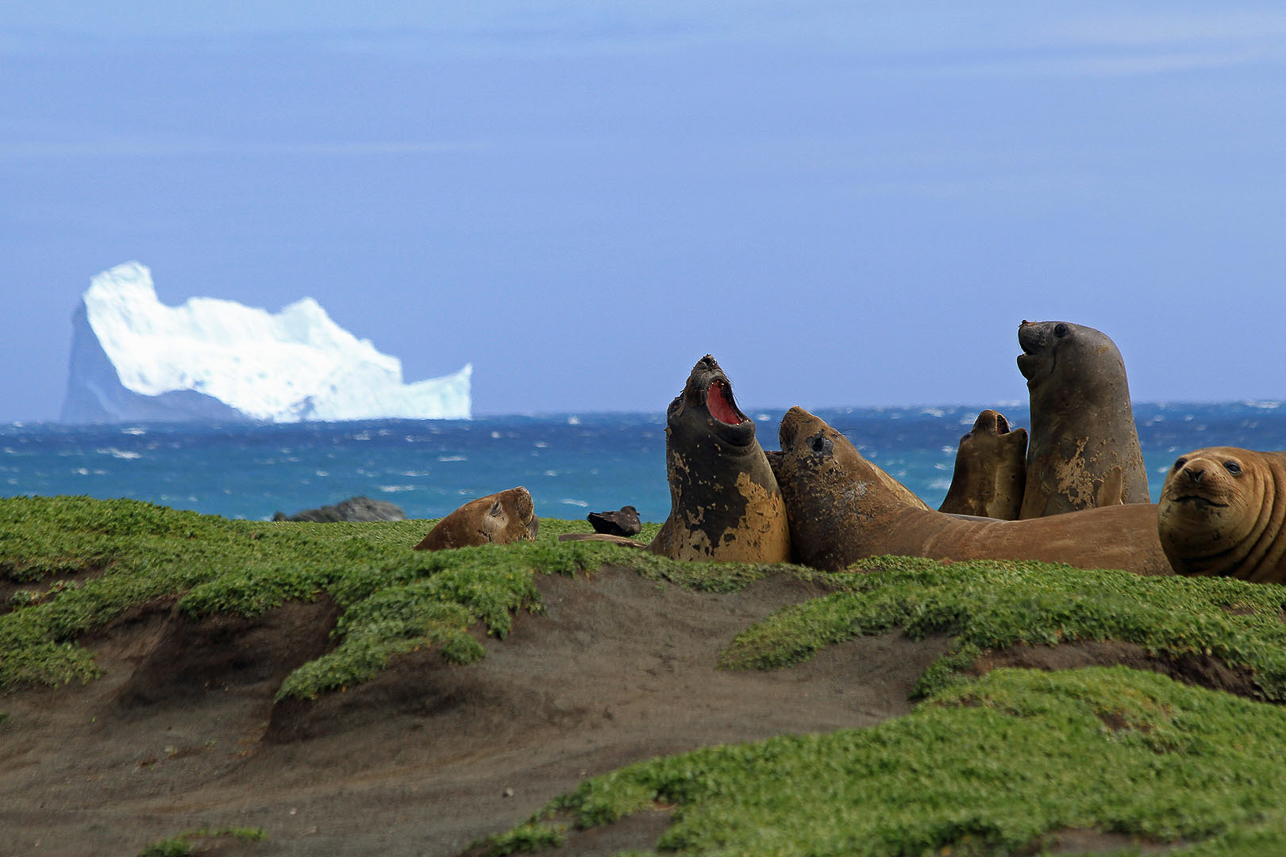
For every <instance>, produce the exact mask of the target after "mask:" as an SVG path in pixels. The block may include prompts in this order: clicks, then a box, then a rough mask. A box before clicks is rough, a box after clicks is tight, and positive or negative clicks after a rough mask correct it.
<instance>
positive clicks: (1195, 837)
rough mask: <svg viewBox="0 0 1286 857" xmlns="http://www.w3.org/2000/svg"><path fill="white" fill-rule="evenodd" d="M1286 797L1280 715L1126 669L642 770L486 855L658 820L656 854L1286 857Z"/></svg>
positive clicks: (1014, 682)
mask: <svg viewBox="0 0 1286 857" xmlns="http://www.w3.org/2000/svg"><path fill="white" fill-rule="evenodd" d="M1283 787H1286V713H1284V712H1283V711H1282V710H1281V709H1280V708H1278V707H1276V706H1273V705H1269V704H1266V703H1261V702H1254V701H1250V700H1246V699H1242V698H1239V697H1236V696H1232V695H1230V694H1225V693H1220V692H1217V691H1209V690H1205V689H1202V688H1193V687H1188V686H1186V685H1183V684H1180V683H1178V682H1175V681H1172V680H1170V679H1168V678H1165V677H1163V676H1159V675H1155V674H1152V673H1145V672H1138V671H1134V670H1130V669H1126V668H1124V667H1112V668H1101V667H1096V668H1090V669H1084V670H1074V671H1066V672H1054V673H1046V672H1038V671H1032V670H996V671H994V672H992V673H990V674H989V675H987V676H985V677H983V678H982V679H980V680H979V681H978V682H976V683H971V684H969V685H962V686H957V687H955V688H951V689H947V690H944V691H942V692H940V693H938V694H937V695H935V696H934V697H932V698H931V699H929V700H928V701H926V702H924V703H921V704H920V705H919V706H917V707H916V709H915V710H913V711H912V713H911V714H909V715H908V716H906V717H903V718H899V719H897V720H891V721H888V722H886V723H883V724H880V725H879V726H876V727H872V728H869V729H861V730H842V731H839V732H834V733H830V734H825V735H805V736H783V737H778V738H772V739H769V740H767V741H763V742H759V743H753V744H741V745H734V746H718V747H709V748H703V749H700V750H696V751H694V752H691V753H686V754H683V755H678V756H670V757H664V758H658V759H652V760H648V761H645V762H640V763H637V764H633V765H630V766H628V767H626V768H622V769H620V770H618V771H616V772H614V773H611V774H607V775H605V776H602V777H596V778H594V779H590V780H587V781H585V782H584V783H582V785H581V786H580V788H578V789H577V790H576V791H574V792H572V793H571V794H567V795H564V796H562V797H559V798H557V799H555V800H554V801H553V802H551V803H550V804H549V805H548V806H547V807H545V808H544V809H543V810H541V811H540V812H539V813H537V814H536V815H535V816H534V817H533V818H531V819H530V820H529V821H528V822H526V823H525V824H524V825H522V826H521V827H520V828H518V829H516V830H515V831H511V832H510V833H507V834H501V835H500V836H498V837H495V838H493V839H492V840H491V842H490V843H489V844H490V845H491V849H492V851H493V853H511V851H512V850H515V849H512V848H506V847H505V846H506V845H507V844H516V843H522V844H523V845H524V847H526V848H533V847H540V845H541V844H543V842H542V840H544V841H548V842H549V843H550V844H551V845H552V844H555V843H556V842H557V841H559V837H560V836H561V832H560V830H559V828H558V827H557V826H556V825H555V824H554V820H555V819H559V818H566V819H570V821H571V822H572V823H573V824H574V825H575V826H576V827H577V828H588V827H596V826H600V825H605V824H609V823H611V822H613V821H615V820H617V819H620V818H622V817H624V816H626V815H629V814H632V813H637V812H643V811H646V810H648V809H649V808H651V807H653V806H655V805H657V804H660V805H664V806H672V807H673V818H674V822H673V824H672V825H671V827H670V828H669V829H668V830H667V831H666V832H665V833H664V834H663V835H662V836H661V838H660V839H659V841H658V842H657V843H656V845H655V848H656V850H657V851H659V852H678V853H692V854H697V853H700V854H727V855H732V854H774V855H795V854H798V855H804V854H808V855H829V854H834V855H841V854H842V855H870V857H876V855H879V857H884V855H921V854H923V855H936V854H952V855H991V854H1013V853H1034V851H1035V850H1039V849H1040V848H1041V847H1043V846H1047V845H1050V844H1052V842H1053V837H1055V836H1056V834H1057V833H1058V832H1060V831H1064V830H1069V829H1081V830H1098V831H1103V832H1112V833H1119V834H1124V835H1127V836H1131V837H1137V838H1138V839H1139V840H1140V841H1143V842H1176V843H1177V842H1182V843H1183V845H1182V846H1181V847H1178V848H1176V851H1175V852H1174V853H1182V854H1207V855H1240V854H1252V853H1259V854H1264V853H1286V811H1283V810H1282V808H1281V801H1280V799H1279V795H1280V794H1281V790H1282V788H1283ZM519 831H521V835H516V834H517V833H518V832H519ZM1254 849H1259V850H1257V851H1256V850H1254Z"/></svg>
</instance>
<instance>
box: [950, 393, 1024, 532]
mask: <svg viewBox="0 0 1286 857" xmlns="http://www.w3.org/2000/svg"><path fill="white" fill-rule="evenodd" d="M1026 484H1027V430H1026V429H1022V428H1015V429H1011V428H1010V427H1009V421H1008V420H1007V419H1005V417H1004V415H1003V414H999V413H997V412H996V411H993V410H990V409H988V410H984V411H982V412H981V413H980V414H978V419H976V420H975V421H974V424H973V428H972V429H970V430H969V433H968V434H966V435H965V436H964V437H962V438H960V446H959V447H958V448H957V449H956V469H955V472H954V473H953V474H952V476H951V488H950V489H949V490H948V491H947V496H946V497H945V498H943V500H942V505H941V506H939V507H938V511H939V512H948V513H951V514H955V515H977V516H979V517H982V518H999V519H1000V520H1003V521H1014V520H1017V519H1018V513H1019V511H1020V510H1021V509H1022V505H1023V490H1024V487H1025V486H1026Z"/></svg>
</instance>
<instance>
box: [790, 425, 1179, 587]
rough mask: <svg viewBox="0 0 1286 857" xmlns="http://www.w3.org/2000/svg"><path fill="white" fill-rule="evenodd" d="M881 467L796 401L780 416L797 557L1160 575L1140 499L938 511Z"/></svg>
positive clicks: (844, 563)
mask: <svg viewBox="0 0 1286 857" xmlns="http://www.w3.org/2000/svg"><path fill="white" fill-rule="evenodd" d="M882 472H883V471H880V469H879V468H878V467H876V466H875V465H874V464H871V463H870V462H869V461H867V460H866V459H865V458H863V457H862V455H861V453H859V452H858V451H857V448H856V447H854V446H853V444H852V443H851V442H850V441H849V440H848V439H847V438H846V437H844V435H842V434H840V433H839V432H838V431H836V430H835V429H833V428H831V427H830V426H829V425H827V424H826V423H825V422H824V421H822V420H821V419H819V418H818V417H815V416H813V415H812V414H810V413H808V412H807V411H804V410H802V409H801V408H791V409H790V411H788V412H787V414H786V416H785V418H783V419H782V421H781V457H780V460H779V461H778V482H779V484H780V485H781V489H782V495H783V496H784V497H785V499H786V510H787V514H788V515H789V518H790V528H791V532H790V535H791V540H792V545H793V547H794V550H795V556H796V558H797V561H799V562H801V563H803V564H805V565H809V566H812V567H814V568H819V569H822V570H825V571H840V570H842V569H844V568H847V567H848V566H849V565H850V564H851V563H853V562H854V561H856V560H859V559H863V558H865V557H872V556H881V555H884V554H892V555H897V556H922V557H929V558H931V559H943V560H969V559H1009V560H1038V561H1041V562H1063V563H1067V564H1069V565H1074V566H1077V567H1078V568H1119V569H1125V570H1127V571H1133V572H1137V573H1140V574H1169V573H1170V564H1169V562H1168V561H1167V560H1166V558H1165V554H1164V553H1163V552H1162V550H1161V544H1160V541H1159V540H1158V538H1157V534H1156V507H1155V506H1152V505H1150V504H1148V505H1144V504H1133V505H1129V506H1111V507H1106V508H1101V509H1086V510H1083V511H1080V512H1075V513H1070V514H1066V515H1055V516H1053V517H1049V518H1036V519H1033V520H1027V521H999V520H994V519H989V518H975V517H968V516H959V515H948V514H945V513H943V512H937V511H933V510H931V509H923V508H919V507H916V506H914V505H911V504H908V503H905V502H903V501H902V500H901V499H900V498H899V497H898V496H897V495H896V494H894V493H893V492H891V491H889V490H887V489H886V488H885V484H886V482H885V480H886V479H887V476H886V477H883V478H881V474H882Z"/></svg>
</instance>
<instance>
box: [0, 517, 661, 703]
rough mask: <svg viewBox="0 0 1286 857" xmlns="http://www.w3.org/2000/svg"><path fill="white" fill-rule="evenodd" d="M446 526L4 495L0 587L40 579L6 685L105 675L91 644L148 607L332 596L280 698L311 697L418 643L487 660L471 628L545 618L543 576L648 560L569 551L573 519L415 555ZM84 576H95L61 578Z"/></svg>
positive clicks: (16, 617)
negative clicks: (495, 542) (321, 644)
mask: <svg viewBox="0 0 1286 857" xmlns="http://www.w3.org/2000/svg"><path fill="white" fill-rule="evenodd" d="M433 523H434V522H432V521H398V522H389V523H364V524H344V523H334V524H306V523H276V522H271V523H270V522H262V521H229V520H226V519H223V518H219V517H214V516H208V515H199V514H196V513H193V512H183V511H177V510H174V509H170V508H167V507H164V506H156V505H152V504H148V503H139V502H136V501H132V500H109V501H102V500H93V499H90V498H87V497H52V498H50V497H20V498H4V499H0V577H4V578H7V579H8V580H9V581H10V582H11V583H31V584H32V588H22V589H18V590H17V591H16V592H15V593H14V594H13V595H12V596H11V597H10V598H9V599H8V601H7V603H6V604H4V605H0V611H4V612H0V690H8V689H11V688H13V687H15V686H19V685H30V684H60V683H65V682H70V681H87V680H89V679H92V678H93V677H95V675H97V670H96V668H95V666H94V662H93V658H92V655H91V654H90V652H89V651H88V650H86V649H85V648H83V647H82V646H80V645H79V643H78V639H79V638H80V637H81V636H82V635H85V634H87V633H91V632H93V631H95V630H96V629H100V628H103V627H105V626H107V625H108V624H110V623H111V622H112V621H113V620H114V619H116V618H117V617H119V616H121V615H122V614H124V613H125V612H126V611H128V610H130V609H131V608H136V607H139V606H141V605H144V604H147V603H150V602H157V601H161V602H165V601H167V600H168V601H170V602H172V603H174V604H175V605H176V607H177V609H178V610H180V611H182V612H183V613H185V614H187V615H189V616H191V617H192V618H194V619H197V618H201V617H204V616H209V615H213V614H219V613H227V614H240V615H245V616H255V615H259V614H262V613H264V612H265V611H268V610H272V609H274V608H276V607H279V606H280V605H282V604H283V603H285V602H287V601H292V600H293V601H311V600H314V599H317V598H319V597H322V596H323V595H324V596H326V597H329V598H330V599H331V600H333V601H334V602H335V603H336V604H337V605H338V607H339V608H340V610H341V615H340V618H339V621H338V625H337V627H336V629H335V638H336V647H335V649H334V650H333V651H332V652H330V653H328V654H327V655H325V656H324V657H322V658H320V659H318V660H316V661H312V662H310V663H308V664H305V665H304V666H303V667H302V668H301V669H300V670H299V671H298V672H297V673H295V674H293V675H291V676H290V677H289V678H288V679H287V680H286V682H285V684H284V685H283V688H282V690H281V693H282V694H283V695H287V696H299V697H304V698H311V697H314V696H316V695H317V694H319V693H322V692H324V691H327V690H331V689H335V688H340V687H345V686H349V685H352V684H355V683H357V682H360V681H363V680H365V679H367V678H369V677H370V676H372V675H374V674H375V673H376V672H378V671H379V670H380V669H382V668H383V667H384V666H385V665H386V664H387V663H388V661H389V659H390V658H391V657H393V656H395V655H397V654H399V653H403V652H407V651H411V650H413V649H416V648H422V647H429V646H435V647H438V649H439V650H440V651H441V653H442V654H443V656H444V657H446V658H448V659H449V660H452V661H455V662H457V663H467V662H469V661H471V660H475V659H476V658H478V657H481V656H482V653H483V650H482V647H481V645H480V644H479V643H478V641H477V640H476V639H475V637H474V636H473V634H472V633H471V629H472V628H474V627H475V626H479V625H480V626H481V627H482V628H484V629H485V630H486V632H487V633H490V634H493V635H495V636H497V637H504V636H505V635H506V634H508V633H509V630H510V627H511V625H512V622H513V615H514V613H515V612H516V611H519V610H539V596H538V594H537V591H536V588H535V586H534V584H533V575H534V574H536V573H545V574H568V575H572V574H575V573H577V572H581V571H584V570H586V569H594V568H598V567H599V566H600V565H601V564H602V563H604V562H609V561H622V560H628V559H630V558H631V557H634V556H635V555H641V553H642V552H640V551H637V550H632V549H629V548H622V547H618V546H614V545H608V544H597V543H593V542H569V543H559V542H558V541H557V535H558V533H559V532H565V531H569V530H573V529H578V530H580V531H586V530H588V529H589V527H588V524H579V525H578V524H575V523H573V522H552V524H553V526H544V527H542V530H544V532H542V534H541V536H540V539H539V540H538V541H536V542H534V543H520V544H515V545H506V546H487V547H480V548H465V549H462V550H455V551H438V552H420V551H413V550H411V548H412V547H413V546H414V545H415V544H416V543H417V542H419V541H420V539H421V538H422V537H423V536H424V534H425V533H426V532H428V530H429V529H430V528H431V527H432V525H433ZM84 572H92V573H93V574H92V576H87V577H85V579H83V580H68V579H66V578H63V577H60V576H61V575H69V574H82V573H84ZM51 578H52V581H51V580H50V579H51Z"/></svg>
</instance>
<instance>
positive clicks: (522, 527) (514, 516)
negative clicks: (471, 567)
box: [415, 485, 540, 551]
mask: <svg viewBox="0 0 1286 857" xmlns="http://www.w3.org/2000/svg"><path fill="white" fill-rule="evenodd" d="M539 527H540V519H539V518H537V517H536V506H535V504H534V503H532V500H531V494H530V493H529V492H528V491H527V489H526V488H523V487H522V486H521V485H520V486H518V487H517V488H510V489H509V490H507V491H501V492H499V493H496V494H488V495H487V496H486V497H479V498H478V499H476V500H470V501H469V502H468V503H465V504H464V505H463V506H461V507H460V508H458V509H456V510H455V511H454V512H452V513H451V514H449V515H447V516H446V517H445V518H443V519H442V520H441V521H438V523H437V526H435V527H434V528H433V529H431V530H429V534H428V535H427V536H425V537H424V538H423V539H422V540H421V541H420V543H419V544H418V545H416V546H415V549H416V550H420V551H423V550H429V551H434V550H446V549H449V548H463V547H473V546H477V545H488V544H496V545H507V544H509V543H511V542H519V541H526V542H534V541H535V540H536V532H537V531H538V530H539Z"/></svg>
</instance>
